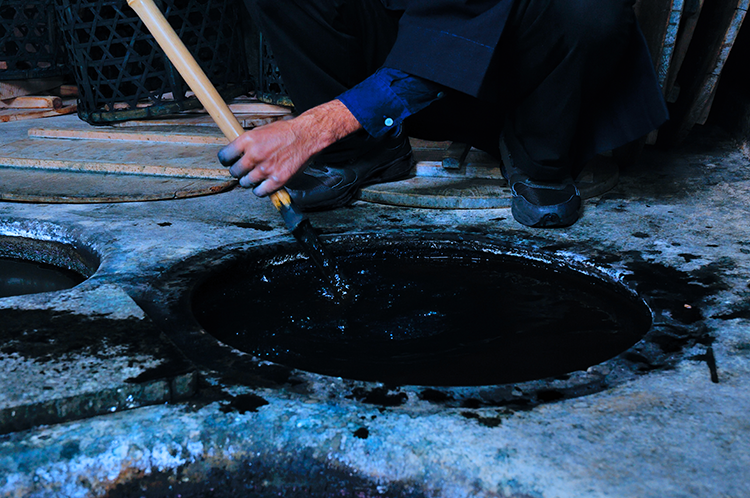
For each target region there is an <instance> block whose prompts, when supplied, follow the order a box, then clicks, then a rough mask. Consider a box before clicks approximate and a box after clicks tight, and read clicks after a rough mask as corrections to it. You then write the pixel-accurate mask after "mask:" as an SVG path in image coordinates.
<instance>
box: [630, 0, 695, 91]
mask: <svg viewBox="0 0 750 498" xmlns="http://www.w3.org/2000/svg"><path fill="white" fill-rule="evenodd" d="M683 7H684V0H637V1H636V3H635V7H634V8H635V13H636V17H637V18H638V23H639V24H640V25H641V29H642V30H643V34H644V36H645V38H646V43H647V45H648V48H649V51H650V52H651V60H652V62H653V64H654V68H655V69H656V74H657V77H658V81H659V85H660V86H661V88H662V90H664V88H665V83H666V80H667V75H668V74H669V67H670V64H671V61H672V55H673V53H674V46H675V41H676V38H677V32H678V28H679V25H680V18H681V16H682V10H683Z"/></svg>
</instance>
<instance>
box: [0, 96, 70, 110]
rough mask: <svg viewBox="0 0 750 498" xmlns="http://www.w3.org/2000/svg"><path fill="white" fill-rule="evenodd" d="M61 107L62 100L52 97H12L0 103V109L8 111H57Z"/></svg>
mask: <svg viewBox="0 0 750 498" xmlns="http://www.w3.org/2000/svg"><path fill="white" fill-rule="evenodd" d="M62 105H63V101H62V99H61V98H60V97H54V96H26V97H14V98H12V99H7V100H1V101H0V107H3V108H9V109H59V108H61V107H62Z"/></svg>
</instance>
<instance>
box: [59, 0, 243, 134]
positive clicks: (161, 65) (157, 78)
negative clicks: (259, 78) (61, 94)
mask: <svg viewBox="0 0 750 498" xmlns="http://www.w3.org/2000/svg"><path fill="white" fill-rule="evenodd" d="M158 5H159V7H160V8H161V10H162V12H163V13H164V16H165V17H166V18H167V20H168V21H169V23H170V25H171V26H172V27H173V28H174V29H175V31H176V32H177V34H178V36H179V37H180V39H182V41H183V42H184V43H185V45H186V46H187V47H188V49H189V50H190V52H191V53H192V54H193V56H194V57H195V58H196V60H197V61H198V64H199V65H200V66H201V68H202V69H203V70H204V71H205V72H206V75H207V76H208V77H209V79H211V81H212V82H213V84H214V85H215V86H216V87H217V89H218V90H219V93H221V94H222V96H223V97H224V98H225V99H229V98H232V97H235V96H237V95H241V94H243V93H245V92H247V90H248V89H249V87H250V83H249V75H248V71H247V62H246V59H245V56H244V49H243V40H242V30H241V29H239V22H240V13H239V11H238V2H236V1H234V0H162V1H161V2H159V3H158ZM57 14H58V19H59V22H60V30H61V31H62V33H63V36H64V38H65V45H66V47H67V50H68V57H69V59H70V60H71V62H72V65H73V72H74V75H75V78H76V83H77V84H78V87H79V101H78V115H79V117H80V118H81V119H83V120H85V121H87V122H89V123H92V124H106V123H112V122H117V121H126V120H131V119H143V118H148V117H155V116H163V115H166V114H173V113H176V112H179V111H181V110H185V109H193V108H198V107H200V106H201V104H200V102H198V99H197V98H195V97H192V96H189V95H188V92H189V88H188V86H187V84H186V83H185V82H184V80H183V79H182V78H181V77H180V75H179V74H178V72H177V70H176V69H175V68H174V67H173V66H172V64H171V63H170V62H169V59H168V58H167V56H166V55H165V54H164V52H163V51H162V50H161V48H159V46H158V44H157V43H156V40H154V38H153V37H152V36H151V35H150V34H149V33H148V30H147V28H146V27H145V26H144V25H143V23H142V22H141V20H140V19H139V18H138V16H137V15H136V13H135V12H134V11H133V10H132V9H131V8H130V7H128V6H127V3H126V2H125V0H57Z"/></svg>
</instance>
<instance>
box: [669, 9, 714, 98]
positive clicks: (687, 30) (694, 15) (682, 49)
mask: <svg viewBox="0 0 750 498" xmlns="http://www.w3.org/2000/svg"><path fill="white" fill-rule="evenodd" d="M703 1H704V0H686V2H685V7H684V9H683V14H682V21H681V23H680V30H679V32H678V34H677V43H676V44H675V48H674V55H673V56H672V63H671V64H670V66H669V74H668V75H667V81H666V84H665V86H664V95H666V96H667V100H668V101H669V102H675V101H676V100H677V98H678V96H679V87H675V82H676V81H677V75H678V74H679V73H680V68H681V67H682V63H683V62H684V61H685V56H686V55H687V51H688V48H690V42H691V41H692V39H693V35H694V34H695V27H696V26H697V25H698V18H699V17H700V13H701V9H702V8H703Z"/></svg>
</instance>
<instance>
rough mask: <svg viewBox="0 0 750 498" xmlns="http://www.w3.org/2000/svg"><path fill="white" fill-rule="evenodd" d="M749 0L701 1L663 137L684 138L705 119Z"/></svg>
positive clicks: (677, 140) (670, 138) (679, 139)
mask: <svg viewBox="0 0 750 498" xmlns="http://www.w3.org/2000/svg"><path fill="white" fill-rule="evenodd" d="M748 2H750V0H714V1H712V2H705V3H704V5H703V9H702V10H701V14H700V18H699V19H698V25H697V26H696V28H695V34H694V36H693V41H692V43H691V46H690V49H689V50H688V52H687V55H686V57H685V62H684V63H683V67H682V69H681V70H680V74H679V75H678V76H677V83H678V84H679V85H680V87H681V88H680V95H679V97H678V98H677V101H676V102H675V105H674V107H673V109H672V112H671V114H672V119H671V121H670V123H669V124H668V126H667V128H666V130H665V132H666V133H665V134H666V136H667V138H666V140H667V141H668V142H671V143H678V142H680V141H682V140H684V139H685V138H686V137H687V135H688V133H689V132H690V130H691V129H692V128H693V126H694V125H695V124H698V123H701V122H704V121H705V118H706V117H707V115H708V112H709V111H710V106H711V103H712V101H713V96H714V95H715V92H716V88H717V85H718V83H719V77H720V76H721V71H722V69H723V68H724V64H725V63H726V60H727V57H728V56H729V52H730V51H731V49H732V45H734V41H735V39H736V38H737V33H738V32H739V30H740V27H741V26H742V23H743V21H744V19H745V15H746V14H747V9H748Z"/></svg>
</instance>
